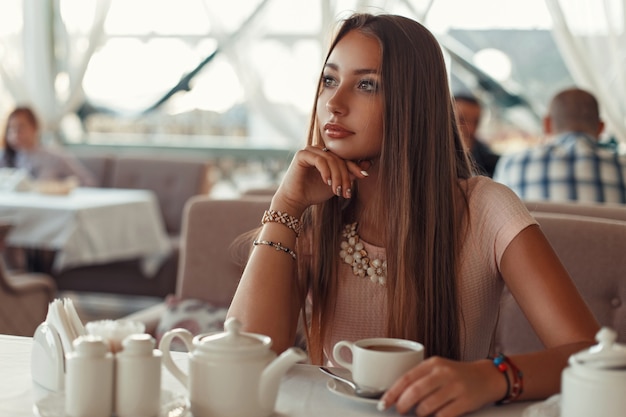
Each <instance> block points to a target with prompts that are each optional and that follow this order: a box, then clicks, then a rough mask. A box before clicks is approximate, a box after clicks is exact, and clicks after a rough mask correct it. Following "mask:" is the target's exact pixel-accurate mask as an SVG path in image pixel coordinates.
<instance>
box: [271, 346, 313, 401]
mask: <svg viewBox="0 0 626 417" xmlns="http://www.w3.org/2000/svg"><path fill="white" fill-rule="evenodd" d="M306 358H307V354H306V353H305V352H304V351H303V350H302V349H300V348H296V347H292V348H289V349H287V350H286V351H284V352H283V353H282V354H281V355H280V356H279V357H277V358H276V359H274V360H273V361H272V362H271V363H270V364H269V365H267V367H266V368H265V369H264V370H263V373H262V374H261V384H260V386H259V404H261V407H262V409H264V410H267V411H268V413H271V412H272V411H273V410H274V405H275V404H276V397H277V395H278V387H279V386H280V380H281V379H282V377H283V375H284V374H285V373H286V372H287V371H288V370H289V368H291V367H292V366H293V365H294V364H295V363H297V362H300V361H303V360H305V359H306Z"/></svg>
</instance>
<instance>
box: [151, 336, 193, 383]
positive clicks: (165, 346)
mask: <svg viewBox="0 0 626 417" xmlns="http://www.w3.org/2000/svg"><path fill="white" fill-rule="evenodd" d="M175 338H179V339H180V340H182V342H183V343H184V344H185V347H186V348H187V351H188V352H191V351H192V347H193V335H192V334H191V332H190V331H189V330H187V329H173V330H170V331H168V332H166V333H165V334H164V335H163V338H162V339H161V342H160V343H159V350H160V351H161V352H163V365H165V368H167V370H168V371H170V373H171V374H172V375H173V376H174V377H175V378H176V379H178V380H179V381H180V383H181V384H183V386H184V387H185V388H187V390H189V376H188V375H187V374H186V373H184V372H183V371H182V370H181V369H180V368H179V367H178V366H177V365H176V364H175V363H174V361H173V360H172V356H171V355H170V344H171V343H172V340H174V339H175Z"/></svg>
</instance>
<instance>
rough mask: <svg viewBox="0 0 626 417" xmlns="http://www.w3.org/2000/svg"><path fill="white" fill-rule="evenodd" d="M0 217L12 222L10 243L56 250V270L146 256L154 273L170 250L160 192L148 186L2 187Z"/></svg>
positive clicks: (149, 271) (147, 270)
mask: <svg viewBox="0 0 626 417" xmlns="http://www.w3.org/2000/svg"><path fill="white" fill-rule="evenodd" d="M0 217H2V218H5V219H7V220H8V221H9V222H11V223H12V224H13V229H12V230H11V232H10V233H9V236H8V237H7V245H8V246H14V247H23V248H36V249H48V250H55V251H57V252H56V256H55V258H54V263H53V265H52V267H53V270H54V271H55V272H60V271H61V270H63V269H65V268H70V267H76V266H83V265H91V264H97V263H106V262H111V261H116V260H123V259H132V258H137V257H142V258H144V260H145V262H144V266H145V272H146V273H147V274H148V275H150V274H153V273H154V272H156V270H157V269H158V266H159V265H160V262H161V261H162V260H163V259H164V258H165V257H166V256H167V255H168V254H169V252H170V250H171V244H170V241H169V239H168V237H167V233H166V232H165V226H164V223H163V218H162V216H161V212H160V209H159V206H158V202H157V199H156V196H155V195H154V193H153V192H152V191H149V190H130V189H112V188H77V189H75V190H73V191H72V192H71V193H70V194H68V195H49V194H41V193H36V192H10V191H0Z"/></svg>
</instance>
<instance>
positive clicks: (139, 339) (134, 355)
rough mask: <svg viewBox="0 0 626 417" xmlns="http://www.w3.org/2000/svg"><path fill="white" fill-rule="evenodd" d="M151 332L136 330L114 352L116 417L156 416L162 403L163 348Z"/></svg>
mask: <svg viewBox="0 0 626 417" xmlns="http://www.w3.org/2000/svg"><path fill="white" fill-rule="evenodd" d="M154 346H155V341H154V338H153V337H152V336H150V335H149V334H134V335H130V336H128V337H126V338H125V339H124V341H123V342H122V351H121V352H119V353H117V355H116V356H115V363H116V365H115V412H116V415H117V417H156V416H158V415H159V411H160V410H159V409H160V405H161V351H160V350H158V349H154Z"/></svg>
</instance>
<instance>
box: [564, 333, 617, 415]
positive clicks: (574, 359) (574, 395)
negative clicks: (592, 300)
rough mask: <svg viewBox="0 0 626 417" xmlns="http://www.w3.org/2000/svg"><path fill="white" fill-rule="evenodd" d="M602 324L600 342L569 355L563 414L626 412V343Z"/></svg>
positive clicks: (565, 373) (597, 338)
mask: <svg viewBox="0 0 626 417" xmlns="http://www.w3.org/2000/svg"><path fill="white" fill-rule="evenodd" d="M616 339H617V334H616V333H615V331H613V330H611V329H609V328H606V327H604V328H602V329H601V330H600V331H599V332H598V334H597V335H596V340H597V341H598V344H597V345H594V346H592V347H591V348H589V349H587V350H584V351H582V352H579V353H576V354H574V355H572V356H571V357H570V358H569V366H568V367H567V368H566V369H565V370H564V371H563V374H562V378H561V417H589V416H602V417H623V416H624V415H626V346H625V345H621V344H618V343H616V342H615V341H616Z"/></svg>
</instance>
